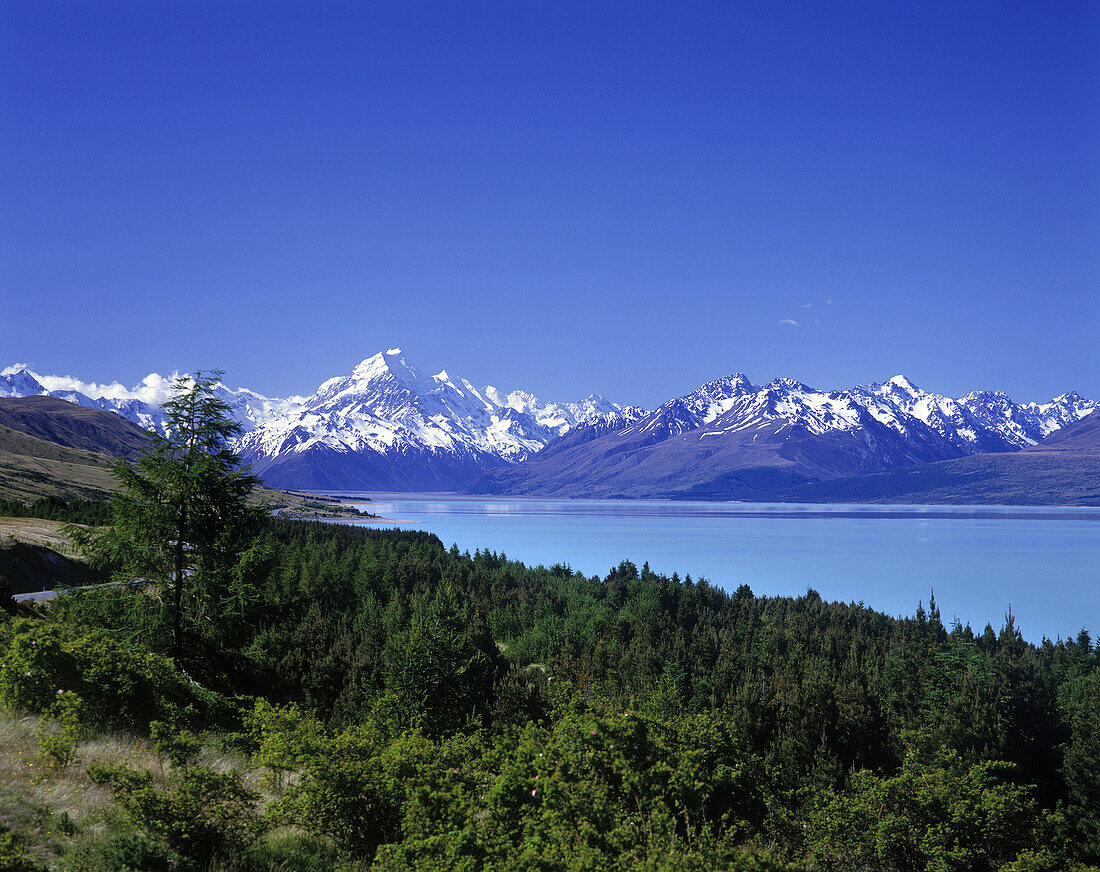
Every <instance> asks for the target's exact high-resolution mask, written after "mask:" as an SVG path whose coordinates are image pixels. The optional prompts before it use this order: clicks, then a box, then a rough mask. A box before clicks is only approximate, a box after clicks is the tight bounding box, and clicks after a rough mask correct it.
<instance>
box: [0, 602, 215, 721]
mask: <svg viewBox="0 0 1100 872" xmlns="http://www.w3.org/2000/svg"><path fill="white" fill-rule="evenodd" d="M70 693H75V694H76V695H78V696H79V697H80V698H81V699H82V700H83V703H84V705H83V712H84V714H83V719H84V720H83V722H84V723H85V724H87V725H91V726H103V727H113V728H119V729H125V730H131V731H136V732H141V733H144V732H147V731H148V729H149V722H150V721H152V720H173V718H175V717H178V714H177V713H178V712H179V711H182V710H185V709H186V708H187V706H193V707H194V710H195V711H201V710H204V709H205V710H209V708H210V703H211V700H210V699H208V698H200V697H199V696H198V693H197V691H196V690H195V689H194V688H193V687H192V686H191V685H189V684H188V683H187V682H186V681H185V680H184V679H183V678H181V677H180V675H179V674H178V673H177V672H176V670H175V668H174V667H173V665H172V662H171V661H170V660H168V659H167V658H165V657H161V656H159V655H157V654H153V653H152V652H150V651H146V650H144V649H142V648H141V647H139V646H135V645H133V644H130V643H126V642H123V641H120V640H118V639H116V638H114V637H112V636H110V635H108V634H107V633H106V632H104V631H101V630H74V629H72V628H68V627H63V626H59V625H56V624H41V623H38V622H33V621H28V620H20V621H16V622H15V625H14V627H13V636H12V640H11V644H10V645H9V646H8V650H7V651H6V652H5V653H4V656H3V658H2V659H0V704H3V705H6V706H8V707H10V708H13V709H21V710H24V711H29V712H32V713H34V714H51V713H52V712H54V710H55V706H56V704H57V701H58V699H59V698H60V697H64V696H65V695H66V694H70Z"/></svg>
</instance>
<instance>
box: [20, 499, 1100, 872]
mask: <svg viewBox="0 0 1100 872" xmlns="http://www.w3.org/2000/svg"><path fill="white" fill-rule="evenodd" d="M249 554H250V558H249V559H250V561H251V563H250V572H252V574H253V575H252V577H254V578H257V579H259V581H258V582H257V583H256V584H254V585H252V586H250V587H248V588H247V590H238V591H236V594H235V599H234V603H233V612H232V616H231V618H229V619H224V620H209V619H207V617H206V616H203V615H196V616H195V620H193V621H191V622H189V623H188V625H187V628H186V634H185V637H184V642H183V646H182V652H181V653H180V660H181V666H182V669H183V673H182V675H186V676H187V678H184V677H182V675H181V673H177V672H176V671H175V670H174V669H173V668H172V665H171V660H170V659H166V658H168V657H170V655H171V653H172V650H173V642H172V636H173V633H172V626H171V620H170V616H169V615H168V614H167V613H166V612H165V611H164V609H162V608H161V604H160V602H159V601H158V594H157V591H156V590H155V589H152V588H145V589H142V588H132V587H103V588H99V589H97V590H93V591H86V592H79V593H74V594H72V595H69V596H65V597H62V598H60V599H59V600H58V601H57V603H56V604H55V605H54V606H52V607H51V608H50V609H49V610H48V611H47V612H46V613H45V614H44V615H43V616H40V617H38V618H36V619H33V620H28V619H17V620H13V621H9V622H8V623H7V624H6V625H5V627H4V631H3V640H4V642H3V644H4V654H3V660H2V664H0V700H2V701H3V702H4V704H5V705H7V706H9V707H13V708H15V709H19V710H24V711H32V712H41V713H46V714H51V715H53V716H54V717H55V718H57V719H58V723H65V722H66V721H65V719H66V717H67V718H68V722H69V723H71V724H73V725H74V726H73V727H72V729H74V730H77V731H88V730H97V729H98V730H102V729H124V730H128V731H132V732H135V733H137V734H139V735H150V734H151V735H152V736H153V737H154V738H155V739H157V740H158V741H159V742H160V746H159V747H163V748H164V749H166V750H165V753H166V754H169V755H170V759H172V760H174V762H172V763H171V764H169V767H168V770H167V771H166V774H164V773H161V774H158V773H157V772H155V771H153V772H151V773H149V772H147V773H143V772H142V771H140V770H134V769H127V768H125V767H121V768H120V767H117V766H116V767H114V768H111V767H110V766H107V767H103V766H99V765H98V764H96V765H93V766H92V767H91V768H90V769H89V770H88V775H87V777H89V778H91V779H92V780H93V781H95V783H97V784H99V785H101V786H102V787H103V788H104V789H106V790H108V791H110V792H111V794H112V795H113V796H115V798H116V801H117V803H118V807H119V808H120V809H122V810H123V811H124V814H125V815H126V820H128V821H129V822H130V826H132V828H133V832H135V833H137V834H138V836H127V838H139V839H141V840H144V841H143V842H142V844H143V845H145V848H143V850H145V851H146V854H148V856H149V857H151V858H154V859H150V860H148V861H147V863H148V864H155V862H160V860H156V859H155V858H157V857H159V858H161V860H164V858H169V859H171V860H172V862H174V863H177V864H183V866H186V865H187V864H188V863H190V864H192V865H194V866H195V868H203V867H204V865H205V866H207V867H209V868H241V869H244V868H269V867H271V866H270V863H269V865H268V866H264V865H263V861H262V860H260V859H257V858H258V857H260V858H262V857H264V856H267V857H268V859H269V860H270V856H271V855H270V851H271V850H273V849H271V847H270V844H271V839H272V838H274V836H273V835H272V834H273V833H284V834H285V833H293V834H296V835H295V836H294V838H296V839H298V840H299V842H298V848H297V849H296V850H299V851H306V848H305V847H303V846H306V845H312V846H313V847H312V848H310V850H312V851H314V853H312V854H310V856H311V857H313V860H311V861H310V862H314V861H316V862H317V863H321V864H322V865H321V866H317V867H316V868H338V867H340V866H341V864H344V865H345V866H347V867H348V868H367V867H372V868H378V869H399V868H400V869H424V868H440V869H442V868H447V869H451V868H455V869H457V868H465V869H481V868H495V869H515V868H527V867H531V868H544V869H598V868H612V867H614V868H623V869H628V868H629V869H632V868H651V869H666V868H667V869H680V868H700V869H710V868H728V869H788V868H793V869H899V870H901V869H906V870H907V869H921V870H923V869H929V870H931V869H945V870H946V869H950V870H978V869H981V870H986V869H1004V870H1009V869H1033V870H1037V869H1051V870H1053V869H1064V868H1069V867H1071V866H1072V865H1074V864H1077V865H1078V866H1080V867H1085V866H1086V865H1087V864H1095V863H1097V862H1098V861H1100V789H1098V786H1097V785H1098V778H1097V776H1098V773H1100V769H1098V766H1100V670H1098V669H1097V665H1098V659H1097V654H1096V650H1095V648H1094V646H1093V645H1092V640H1091V638H1090V637H1089V635H1088V633H1086V632H1082V633H1081V634H1080V636H1079V637H1078V638H1076V639H1072V640H1066V641H1059V642H1056V643H1055V642H1050V641H1044V642H1043V643H1042V644H1041V645H1033V644H1029V643H1027V642H1025V641H1024V640H1023V639H1022V638H1021V636H1020V634H1019V632H1018V631H1017V629H1016V627H1015V625H1014V621H1013V619H1012V617H1011V616H1009V618H1008V620H1007V621H1006V623H1005V624H1004V626H1002V627H1001V629H1000V630H999V631H994V630H993V629H992V628H990V627H986V628H985V629H984V631H983V632H980V633H975V632H973V631H972V630H971V629H970V628H969V627H961V626H958V625H955V626H951V627H944V626H943V624H942V622H941V617H940V614H939V612H938V610H937V608H936V606H935V603H934V600H933V601H931V602H930V603H929V604H928V607H927V608H923V607H919V608H917V610H916V613H915V615H914V616H913V617H910V618H905V619H896V618H891V617H888V616H886V615H883V614H880V613H878V612H875V611H874V610H872V609H869V608H866V607H864V606H862V605H854V604H841V603H827V602H824V601H822V599H821V597H820V596H818V595H817V594H816V593H815V592H814V591H813V590H808V591H807V593H806V595H804V596H801V597H798V598H787V597H756V596H754V595H753V593H752V591H751V590H750V589H749V588H748V587H747V586H742V587H741V588H739V589H738V590H736V591H734V592H732V593H728V592H725V591H722V590H720V589H717V588H715V587H712V586H711V585H709V584H707V583H706V582H705V581H699V582H696V581H693V580H692V579H690V578H685V579H679V578H677V577H676V576H672V577H666V576H663V575H659V574H655V573H653V572H651V571H649V568H648V567H647V566H643V567H641V568H638V567H636V566H634V565H632V564H630V563H623V564H621V565H619V566H617V567H614V568H613V569H611V570H610V571H609V572H608V573H607V574H606V575H605V576H603V577H602V578H601V577H584V576H582V575H579V574H577V573H574V572H572V571H571V570H570V569H569V567H568V566H567V565H565V564H559V565H556V566H552V567H534V568H532V567H527V566H524V565H523V564H520V563H518V562H515V561H512V560H509V559H507V558H506V557H505V556H504V555H502V554H496V553H493V552H490V551H478V552H475V553H474V554H472V555H471V554H468V553H459V552H458V551H457V549H454V548H452V549H450V550H447V549H446V548H444V546H443V544H442V543H441V542H440V541H439V540H438V539H437V538H436V537H435V536H432V535H429V534H424V533H415V532H402V531H387V530H370V529H362V528H358V527H351V526H337V525H331V524H322V523H311V522H296V521H278V520H270V521H268V522H267V523H266V525H265V526H264V529H263V531H262V533H261V534H260V535H259V536H258V538H257V539H256V540H255V541H254V542H253V544H252V546H251V547H250V549H249ZM261 570H262V571H261ZM929 581H930V584H931V583H932V582H934V579H930V580H929ZM58 690H61V691H64V693H61V694H60V699H61V700H62V701H61V702H59V700H58V696H59V694H58V692H57V691H58ZM65 700H70V701H69V702H64V701H65ZM72 700H77V701H78V702H72ZM66 706H68V708H66ZM77 710H78V711H77ZM73 711H77V714H73ZM189 737H190V738H189ZM192 741H193V742H195V743H197V744H202V743H204V742H205V743H207V744H209V743H212V742H213V743H221V744H223V745H225V746H227V747H233V748H236V749H237V750H239V751H243V752H245V753H247V755H248V756H249V759H250V760H251V764H250V765H252V766H255V767H260V768H262V770H263V771H264V772H266V773H267V776H266V778H267V780H266V782H265V783H266V784H267V788H266V791H267V792H266V793H264V795H263V797H262V799H261V798H260V797H259V796H258V795H257V794H255V793H250V792H249V790H250V788H248V787H246V786H245V784H244V782H243V781H241V778H240V776H234V775H233V774H232V773H228V774H227V773H219V772H215V771H213V770H209V769H208V767H204V766H201V765H199V764H198V763H197V762H195V759H194V755H193V753H192V751H193V749H191V746H190V745H189V744H188V743H189V742H192ZM181 744H182V750H181V749H180V746H181ZM189 749H190V750H189ZM171 754H174V755H175V756H174V757H171ZM180 815H192V816H197V819H198V820H199V823H200V824H202V826H205V827H206V829H202V827H199V829H202V833H200V834H196V833H197V830H194V831H193V830H191V829H187V830H186V832H184V831H180V825H179V824H178V822H177V823H173V820H174V819H175V818H176V817H179V816H180ZM219 816H220V817H219ZM215 818H216V820H215ZM203 821H205V823H203ZM196 826H198V824H196ZM184 829H186V828H184ZM265 831H266V835H265V834H264V833H265ZM113 838H114V839H115V842H111V841H110V840H107V841H103V842H101V843H96V844H95V845H93V846H91V847H88V846H85V847H83V848H82V849H81V850H82V851H84V852H85V854H87V853H88V852H89V851H91V852H93V853H94V852H95V851H98V852H99V853H98V854H96V855H95V856H97V857H99V860H98V861H97V862H100V863H102V864H104V865H102V866H101V868H123V866H121V865H117V864H116V865H115V866H110V865H109V864H108V860H104V859H103V858H105V857H107V858H109V857H110V856H114V855H113V854H111V851H112V850H115V849H116V848H117V847H118V845H117V841H118V839H120V838H122V836H118V835H116V836H114V837H113ZM280 844H283V843H280ZM112 845H113V846H114V847H112ZM265 845H266V846H267V847H264V846H265ZM265 850H266V851H268V852H269V854H264V853H263V852H264V851H265ZM158 852H159V853H158ZM325 852H328V853H325ZM116 853H117V851H116ZM77 854H79V852H75V851H70V852H69V854H65V853H62V854H61V859H60V862H61V868H70V867H65V865H64V864H65V862H66V859H65V858H66V856H77ZM80 856H84V854H80ZM142 856H145V855H142ZM303 856H304V855H303ZM73 862H75V861H73ZM111 862H113V861H111ZM143 862H144V861H143ZM164 862H168V861H167V860H164ZM272 862H274V861H272ZM296 862H301V863H304V862H305V861H304V860H299V861H296ZM249 863H252V864H256V863H260V864H261V865H260V866H259V867H257V866H255V865H252V866H249V865H248V864H249ZM196 864H197V865H196ZM211 864H215V865H211ZM216 864H222V865H220V866H219V865H216ZM326 864H327V865H326ZM71 868H76V867H75V866H74V867H71ZM89 868H90V867H89ZM130 868H161V867H156V866H155V865H146V866H141V865H140V864H138V865H133V864H131V866H130ZM164 868H169V867H164ZM181 868H182V867H181ZM301 868H307V867H306V866H301ZM308 868H313V867H308Z"/></svg>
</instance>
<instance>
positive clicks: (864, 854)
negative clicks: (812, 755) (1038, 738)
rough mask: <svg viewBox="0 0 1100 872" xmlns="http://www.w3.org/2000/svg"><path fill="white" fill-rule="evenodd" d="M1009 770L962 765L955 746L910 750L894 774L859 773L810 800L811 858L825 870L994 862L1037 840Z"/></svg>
mask: <svg viewBox="0 0 1100 872" xmlns="http://www.w3.org/2000/svg"><path fill="white" fill-rule="evenodd" d="M1013 775H1014V767H1012V766H1011V765H1009V764H1004V763H995V762H983V763H975V764H966V763H964V762H963V761H962V760H961V759H960V758H959V757H958V755H957V754H955V753H954V752H953V751H948V752H941V753H940V754H938V755H936V757H935V758H934V759H930V760H923V759H920V758H919V757H918V755H917V754H915V753H910V754H909V755H907V757H906V759H905V762H904V764H903V765H902V768H901V771H900V772H899V773H898V774H897V775H895V776H886V777H883V776H877V775H875V774H873V773H871V772H866V771H864V772H859V773H857V774H856V775H855V776H853V778H852V779H851V782H850V784H849V785H848V788H847V789H846V790H845V791H843V792H840V793H833V792H825V793H822V794H819V795H818V796H817V797H816V798H815V802H814V805H813V807H812V809H811V811H810V814H809V815H808V820H807V825H806V839H807V844H808V846H809V853H810V856H811V857H812V858H813V859H814V860H815V861H817V862H819V863H821V864H823V865H824V866H825V867H826V868H832V867H837V868H878V867H882V868H888V869H913V870H927V872H969V870H975V869H987V868H999V867H1000V866H1002V865H1004V864H1007V863H1010V862H1012V861H1013V860H1014V859H1015V858H1016V857H1017V856H1018V855H1019V854H1021V852H1024V851H1025V850H1027V849H1029V848H1033V847H1034V846H1035V845H1037V844H1038V843H1039V842H1040V841H1041V840H1040V838H1039V837H1040V835H1041V826H1042V821H1041V818H1040V815H1039V813H1038V810H1037V808H1036V805H1035V802H1034V800H1033V799H1032V798H1031V796H1030V791H1029V790H1028V789H1027V788H1026V787H1024V786H1021V785H1018V784H1014V783H1012V781H1011V778H1012V776H1013ZM1033 859H1034V858H1033Z"/></svg>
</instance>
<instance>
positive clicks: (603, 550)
mask: <svg viewBox="0 0 1100 872" xmlns="http://www.w3.org/2000/svg"><path fill="white" fill-rule="evenodd" d="M340 495H341V496H345V497H350V498H354V497H355V496H368V497H369V498H370V502H364V503H363V504H362V505H363V508H366V509H368V510H369V511H371V512H374V513H376V514H379V515H382V516H383V517H389V518H397V519H401V523H400V526H401V527H404V528H408V529H422V530H429V531H431V532H433V533H435V534H436V535H438V536H439V538H440V539H442V540H443V543H444V544H445V545H446V546H447V547H450V546H451V545H452V544H457V545H458V547H459V548H460V549H462V550H466V551H470V552H473V551H474V550H476V549H479V548H480V549H489V550H492V551H496V552H503V553H505V554H507V555H508V556H509V557H512V558H515V559H518V560H522V561H524V562H525V563H528V564H532V565H535V564H539V563H542V564H544V565H548V566H549V565H552V564H554V563H566V564H568V565H570V566H571V567H572V568H573V569H575V570H577V571H580V572H583V573H585V574H586V575H603V574H605V573H606V572H607V571H608V570H609V569H610V568H611V567H613V566H616V565H618V564H619V563H620V562H621V561H623V560H630V561H632V562H633V563H635V564H636V565H637V566H639V567H640V566H641V565H642V564H643V563H645V562H648V563H649V565H650V566H651V568H652V569H653V570H654V571H656V572H663V573H665V574H669V575H671V574H672V573H673V572H676V573H679V574H680V576H681V577H683V576H685V575H687V574H690V575H692V576H693V577H694V578H696V579H698V578H700V577H705V578H707V579H708V580H709V581H711V582H712V583H714V584H717V585H720V586H722V587H725V588H727V589H732V588H734V587H736V586H737V585H739V584H742V583H746V584H748V585H749V586H750V587H751V588H752V589H753V591H754V592H755V593H756V594H758V595H798V594H801V593H804V592H805V591H806V588H808V587H813V588H814V589H815V590H817V591H818V592H819V593H820V594H821V595H822V596H823V597H824V598H825V599H830V600H840V601H844V602H858V601H860V600H863V601H864V602H866V603H867V604H868V605H870V606H872V607H874V608H877V609H880V610H882V611H885V612H887V613H890V614H912V613H913V612H914V611H915V610H916V607H917V603H918V602H920V601H923V602H925V603H927V602H928V598H929V595H930V594H931V593H932V591H933V590H934V591H935V596H936V601H937V604H938V605H939V607H940V610H941V612H942V614H943V618H944V621H945V623H950V622H951V620H952V619H953V618H955V617H957V618H958V619H959V620H960V621H961V622H962V623H964V624H966V623H969V624H971V625H972V626H973V627H974V628H975V630H977V631H980V630H981V629H982V628H983V627H984V626H985V624H986V623H991V624H992V625H993V626H994V628H999V627H1000V625H1001V623H1002V622H1003V620H1004V616H1005V614H1006V612H1007V611H1008V610H1009V609H1011V610H1012V612H1013V614H1014V615H1015V616H1016V619H1017V625H1018V626H1019V627H1020V629H1021V631H1022V632H1023V633H1024V635H1025V637H1026V638H1028V639H1031V640H1035V641H1037V640H1039V639H1041V638H1042V637H1043V636H1044V635H1045V636H1048V637H1050V638H1055V637H1057V636H1061V637H1062V638H1066V637H1068V636H1075V635H1076V634H1077V631H1078V630H1080V629H1081V627H1082V626H1085V627H1088V628H1089V629H1090V630H1092V631H1094V632H1095V631H1097V630H1098V629H1100V599H1098V596H1097V593H1096V591H1097V590H1098V589H1100V585H1098V584H1097V582H1100V577H1098V576H1100V572H1098V570H1097V567H1098V566H1100V523H1097V522H1098V521H1100V509H1087V508H1084V509H1064V508H1054V509H1051V508H1042V507H1037V508H1032V507H1018V506H1013V507H1000V506H991V507H973V506H860V505H795V504H768V503H713V502H709V503H704V502H673V501H661V500H546V499H525V498H501V497H462V496H453V495H450V494H445V495H443V494H377V493H370V494H354V493H350V492H349V493H344V494H340ZM823 521H824V522H826V523H823Z"/></svg>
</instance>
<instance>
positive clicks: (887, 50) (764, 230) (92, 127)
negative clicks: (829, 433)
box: [0, 0, 1100, 406]
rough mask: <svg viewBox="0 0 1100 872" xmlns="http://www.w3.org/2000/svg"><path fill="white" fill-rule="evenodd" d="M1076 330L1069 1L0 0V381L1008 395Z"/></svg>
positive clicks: (1080, 146) (1098, 394)
mask: <svg viewBox="0 0 1100 872" xmlns="http://www.w3.org/2000/svg"><path fill="white" fill-rule="evenodd" d="M829 301H831V302H829ZM783 322H797V326H795V325H794V324H790V323H783ZM1098 343H1100V4H1097V3H1095V2H1092V0H1089V2H1081V3H1073V2H1049V0H1042V2H1034V3H1014V2H992V3H967V2H955V0H951V2H943V3H930V2H927V0H924V2H900V0H898V2H893V0H892V2H883V0H868V2H866V3H843V2H820V3H819V2H806V3H783V2H779V0H766V2H760V3H751V2H714V3H693V2H682V0H681V2H669V3H645V2H619V3H601V2H593V0H587V2H576V3H566V2H553V0H538V2H536V0H507V2H500V3H468V2H435V3H428V2H416V0H400V2H392V3H390V2H374V3H367V2H341V3H331V2H319V0H309V2H277V0H271V2H262V3H260V2H257V3H245V2H233V0H217V2H206V0H178V2H157V0H73V2H52V0H6V2H4V3H3V4H2V5H0V365H3V364H8V363H12V362H16V361H18V362H29V363H33V364H34V365H35V366H36V368H38V369H39V370H40V371H42V372H47V373H54V374H72V375H76V376H79V377H81V378H83V379H85V380H89V381H90V380H98V381H104V380H113V379H119V380H121V381H123V382H125V383H136V382H137V381H139V380H140V378H141V377H142V376H143V375H145V374H146V373H147V372H149V371H151V370H157V371H160V372H168V371H171V370H174V369H182V370H187V369H193V368H196V367H198V368H210V367H214V366H219V367H221V368H223V369H225V370H226V381H227V382H229V383H230V384H233V385H247V386H249V387H252V388H254V389H256V390H259V391H262V392H264V393H267V394H271V395H286V394H290V393H308V392H310V391H312V390H313V388H314V387H315V386H316V385H317V384H318V383H319V382H320V381H322V380H323V379H325V378H327V377H329V376H332V375H338V374H343V373H345V372H347V371H348V370H349V369H350V368H351V367H352V366H353V365H354V364H355V363H357V362H358V361H359V360H360V359H362V358H363V357H366V356H368V355H370V354H372V353H374V352H376V351H378V350H381V349H385V348H387V347H390V346H392V345H401V346H402V347H403V348H404V349H405V351H406V353H407V355H408V356H409V358H410V360H412V361H413V362H415V363H417V365H419V366H421V367H422V368H423V369H426V370H428V371H432V372H434V371H436V370H438V369H442V368H447V369H448V370H450V371H451V372H453V373H457V374H460V375H463V376H465V377H467V378H470V379H472V380H474V381H475V382H478V383H486V382H487V383H493V384H496V385H498V386H499V387H502V388H508V389H510V388H515V387H523V388H525V389H528V390H531V391H533V392H535V393H536V394H538V395H539V396H542V397H544V398H547V399H566V398H573V397H579V396H582V395H584V394H587V393H588V392H590V391H596V392H600V393H603V394H604V395H606V396H609V397H611V398H613V399H617V400H621V401H629V402H636V403H639V404H641V405H645V406H653V405H656V404H657V403H660V402H662V401H663V400H665V399H667V398H668V397H670V396H674V395H678V394H682V393H684V392H686V391H688V390H690V389H691V388H693V387H695V386H696V385H698V384H699V383H701V382H703V381H705V380H707V379H710V378H713V377H716V376H719V375H723V374H727V373H729V372H733V371H737V370H743V371H745V372H747V373H748V374H749V376H750V377H752V378H753V379H754V380H756V381H767V380H770V379H771V378H774V377H776V376H780V375H788V376H792V377H796V378H799V379H801V380H803V381H805V382H808V383H810V384H812V385H815V386H817V387H822V388H839V387H847V386H849V385H851V384H854V383H859V382H864V381H869V380H872V379H877V380H882V379H886V378H888V377H890V376H891V375H894V374H896V373H899V372H904V373H905V374H907V375H908V376H910V378H912V379H913V380H914V381H915V382H916V383H917V384H920V385H921V386H923V387H926V388H928V389H935V390H938V391H941V392H944V393H949V394H955V395H958V394H962V393H964V392H966V391H967V390H970V389H973V388H978V387H990V388H1002V389H1005V390H1007V391H1008V392H1009V393H1011V394H1012V395H1013V396H1014V397H1015V398H1016V399H1018V400H1025V401H1026V400H1038V399H1045V398H1049V397H1050V396H1052V395H1054V394H1057V393H1061V392H1063V391H1066V390H1070V389H1076V390H1078V391H1080V392H1081V393H1082V394H1085V395H1086V396H1089V397H1092V398H1100V354H1098Z"/></svg>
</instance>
